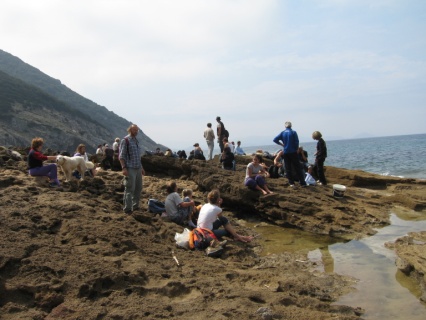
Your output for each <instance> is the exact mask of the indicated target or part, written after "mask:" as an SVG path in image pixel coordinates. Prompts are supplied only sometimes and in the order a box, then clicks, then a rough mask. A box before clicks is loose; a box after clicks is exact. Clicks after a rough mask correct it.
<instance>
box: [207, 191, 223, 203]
mask: <svg viewBox="0 0 426 320" xmlns="http://www.w3.org/2000/svg"><path fill="white" fill-rule="evenodd" d="M207 200H208V201H209V203H211V204H217V203H218V202H219V200H220V192H219V190H218V189H214V190H212V191H210V192H209V194H208V195H207Z"/></svg>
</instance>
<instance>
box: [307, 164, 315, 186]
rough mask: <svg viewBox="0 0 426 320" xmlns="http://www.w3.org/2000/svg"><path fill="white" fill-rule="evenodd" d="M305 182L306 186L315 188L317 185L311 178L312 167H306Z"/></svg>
mask: <svg viewBox="0 0 426 320" xmlns="http://www.w3.org/2000/svg"><path fill="white" fill-rule="evenodd" d="M305 181H306V184H307V185H308V186H315V185H316V184H317V182H316V181H315V179H314V177H313V176H312V166H309V167H308V172H307V173H306V178H305Z"/></svg>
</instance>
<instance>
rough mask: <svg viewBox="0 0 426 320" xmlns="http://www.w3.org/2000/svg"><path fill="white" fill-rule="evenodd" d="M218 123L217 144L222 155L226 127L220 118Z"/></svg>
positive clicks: (217, 119) (217, 118)
mask: <svg viewBox="0 0 426 320" xmlns="http://www.w3.org/2000/svg"><path fill="white" fill-rule="evenodd" d="M216 121H217V142H218V143H219V147H220V153H222V152H223V138H225V125H224V124H223V122H222V121H220V117H216ZM226 138H227V137H226Z"/></svg>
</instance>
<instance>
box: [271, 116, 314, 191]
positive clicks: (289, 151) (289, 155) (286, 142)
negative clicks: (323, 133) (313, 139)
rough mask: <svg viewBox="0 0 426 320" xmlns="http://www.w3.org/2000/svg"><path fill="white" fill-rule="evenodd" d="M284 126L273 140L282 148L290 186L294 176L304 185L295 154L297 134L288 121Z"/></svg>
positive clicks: (297, 145) (297, 146)
mask: <svg viewBox="0 0 426 320" xmlns="http://www.w3.org/2000/svg"><path fill="white" fill-rule="evenodd" d="M284 126H285V128H286V129H285V130H284V131H282V132H281V133H280V134H279V135H277V136H276V137H275V138H274V140H273V141H274V142H275V143H276V144H279V145H280V146H282V147H283V148H284V150H283V154H284V155H283V158H284V165H285V171H286V177H287V179H288V183H289V184H290V187H294V177H295V176H296V177H297V178H298V179H299V183H300V185H301V186H302V187H306V182H305V177H304V176H303V172H302V168H301V166H300V162H299V157H298V155H297V150H298V149H299V137H298V136H297V132H296V131H294V130H293V129H291V122H290V121H287V122H286V123H285V124H284ZM293 169H294V170H293ZM294 171H295V172H294Z"/></svg>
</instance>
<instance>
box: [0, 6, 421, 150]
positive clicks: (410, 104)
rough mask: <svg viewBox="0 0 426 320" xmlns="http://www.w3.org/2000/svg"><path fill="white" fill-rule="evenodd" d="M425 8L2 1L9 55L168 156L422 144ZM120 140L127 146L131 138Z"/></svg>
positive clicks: (0, 30)
mask: <svg viewBox="0 0 426 320" xmlns="http://www.w3.org/2000/svg"><path fill="white" fill-rule="evenodd" d="M425 34H426V1H415V0H412V1H411V0H405V1H399V0H398V1H397V0H387V1H382V0H375V1H367V0H365V1H364V0H347V1H346V0H323V1H319V0H318V1H315V0H311V1H303V0H298V1H296V0H295V1H274V0H226V1H225V0H214V1H213V0H211V1H202V0H180V1H177V0H169V1H164V0H156V1H152V0H151V1H144V0H141V1H130V0H120V1H118V0H117V1H111V0H110V1H108V0H104V1H90V0H85V1H80V0H74V1H64V0H50V1H45V0H38V1H30V0H27V1H20V0H3V1H2V4H1V10H0V39H1V42H0V43H1V47H0V48H1V49H2V50H4V51H6V52H9V53H11V54H13V55H15V56H17V57H19V58H20V59H22V60H23V61H25V62H27V63H29V64H30V65H32V66H34V67H36V68H38V69H40V70H41V71H43V72H44V73H46V74H48V75H50V76H52V77H53V78H56V79H60V80H61V81H62V83H63V84H65V85H66V86H68V87H69V88H71V89H72V90H74V91H76V92H78V93H79V94H81V95H83V96H85V97H86V98H88V99H90V100H92V101H94V102H96V103H98V104H100V105H103V106H105V107H106V108H107V109H109V110H111V111H113V112H115V113H116V114H118V115H120V116H122V117H124V118H126V119H127V120H129V121H131V122H134V123H136V124H138V125H139V126H140V127H141V128H142V130H143V131H144V132H145V133H146V134H147V135H148V136H149V137H151V138H152V139H153V140H154V141H156V142H158V143H161V144H164V145H167V146H169V147H171V148H172V149H176V150H177V149H180V148H187V147H188V146H191V145H192V144H193V143H194V142H199V143H200V144H201V146H203V145H204V147H206V146H205V142H204V139H203V136H202V135H203V131H204V129H205V127H206V124H207V122H211V123H212V124H213V125H214V126H215V125H216V121H215V118H216V116H221V118H222V120H223V122H224V123H225V126H226V127H227V129H228V130H229V132H230V134H231V136H230V138H231V140H235V141H236V140H241V141H242V143H243V146H244V145H245V146H252V145H263V144H272V139H273V138H274V137H275V136H276V135H277V134H278V133H279V132H280V131H282V130H283V129H284V128H283V127H284V122H285V121H292V123H293V128H294V129H295V130H296V131H297V132H298V134H299V138H300V140H301V141H312V140H311V138H310V137H311V133H312V132H313V131H315V130H319V131H321V132H322V134H323V136H324V138H325V139H326V140H332V139H351V138H357V137H364V136H390V135H403V134H415V133H425V132H426V128H425V127H426V126H425V120H424V119H426V107H425V104H426V36H425ZM123 134H124V132H123Z"/></svg>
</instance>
